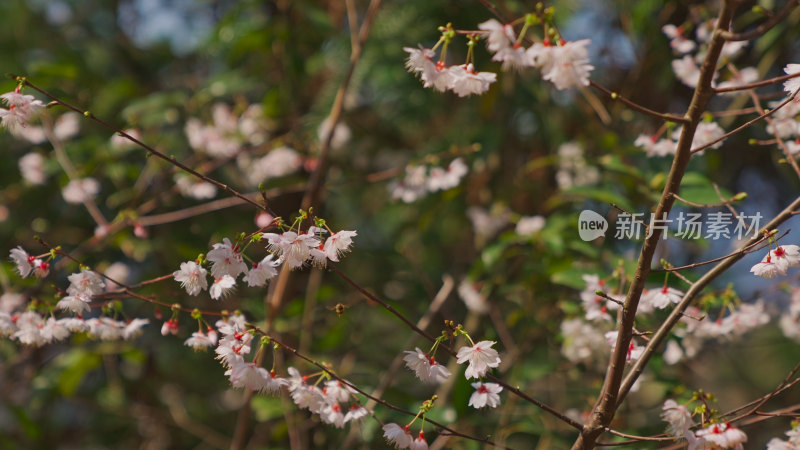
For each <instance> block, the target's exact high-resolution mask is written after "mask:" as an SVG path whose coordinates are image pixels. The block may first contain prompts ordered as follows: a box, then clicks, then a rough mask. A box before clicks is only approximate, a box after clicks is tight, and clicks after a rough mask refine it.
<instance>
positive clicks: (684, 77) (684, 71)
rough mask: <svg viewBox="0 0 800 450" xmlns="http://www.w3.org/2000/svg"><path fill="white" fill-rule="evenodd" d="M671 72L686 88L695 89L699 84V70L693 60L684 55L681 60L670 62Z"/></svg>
mask: <svg viewBox="0 0 800 450" xmlns="http://www.w3.org/2000/svg"><path fill="white" fill-rule="evenodd" d="M672 71H673V72H675V76H677V77H678V79H679V80H681V82H682V83H683V84H685V85H686V86H689V87H690V88H696V87H697V83H699V82H700V68H699V67H698V66H697V63H696V62H695V60H694V58H693V57H691V56H689V55H686V56H684V57H683V58H681V59H676V60H673V61H672Z"/></svg>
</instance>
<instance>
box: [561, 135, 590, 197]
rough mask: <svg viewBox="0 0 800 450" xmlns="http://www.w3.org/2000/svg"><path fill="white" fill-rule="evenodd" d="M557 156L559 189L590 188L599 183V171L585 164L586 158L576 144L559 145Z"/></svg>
mask: <svg viewBox="0 0 800 450" xmlns="http://www.w3.org/2000/svg"><path fill="white" fill-rule="evenodd" d="M557 154H558V171H557V172H556V182H557V183H558V187H559V189H569V188H571V187H573V186H591V185H593V184H595V183H597V182H598V181H600V171H598V170H597V167H594V166H592V165H590V164H588V163H587V162H586V158H584V157H583V148H582V147H581V146H580V144H578V143H577V142H566V143H564V144H561V145H560V146H559V147H558V151H557Z"/></svg>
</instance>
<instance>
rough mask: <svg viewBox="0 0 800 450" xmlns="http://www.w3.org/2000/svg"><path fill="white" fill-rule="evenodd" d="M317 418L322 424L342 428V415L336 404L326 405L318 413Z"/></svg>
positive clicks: (339, 406)
mask: <svg viewBox="0 0 800 450" xmlns="http://www.w3.org/2000/svg"><path fill="white" fill-rule="evenodd" d="M319 417H320V418H321V419H322V421H323V422H325V423H327V424H331V425H333V426H335V427H336V428H342V427H344V413H342V407H341V405H339V404H338V403H328V404H326V405H325V406H323V407H322V409H321V410H320V411H319Z"/></svg>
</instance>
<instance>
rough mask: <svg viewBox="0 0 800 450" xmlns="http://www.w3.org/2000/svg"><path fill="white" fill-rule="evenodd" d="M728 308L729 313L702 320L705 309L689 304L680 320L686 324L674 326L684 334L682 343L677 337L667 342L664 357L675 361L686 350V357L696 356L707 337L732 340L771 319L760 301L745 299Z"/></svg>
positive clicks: (669, 361)
mask: <svg viewBox="0 0 800 450" xmlns="http://www.w3.org/2000/svg"><path fill="white" fill-rule="evenodd" d="M729 309H730V313H729V314H727V315H726V316H724V317H720V318H718V319H717V320H707V319H705V320H701V318H702V316H703V311H701V310H700V309H698V308H696V307H694V306H690V307H688V308H687V309H686V311H685V312H684V314H685V315H684V316H683V317H682V318H681V322H682V323H684V324H685V325H686V326H685V327H682V328H676V329H675V335H676V336H678V337H680V338H681V345H680V346H678V345H677V343H675V342H674V341H670V342H672V343H668V344H667V349H666V352H665V354H664V359H665V361H666V362H667V363H670V364H674V363H676V362H678V361H680V360H681V359H682V358H683V355H684V354H685V355H686V357H687V358H693V357H695V356H696V355H697V354H699V353H700V350H701V349H702V347H703V343H704V342H705V341H708V340H712V339H716V340H725V341H729V340H731V339H732V338H735V337H738V336H742V335H744V334H745V333H747V332H749V331H750V330H752V329H753V328H756V327H759V326H761V325H764V324H766V323H768V322H769V315H768V314H767V313H766V312H765V311H764V304H763V302H761V301H758V302H756V303H743V304H741V305H739V307H738V308H732V307H729ZM681 347H682V349H683V351H681Z"/></svg>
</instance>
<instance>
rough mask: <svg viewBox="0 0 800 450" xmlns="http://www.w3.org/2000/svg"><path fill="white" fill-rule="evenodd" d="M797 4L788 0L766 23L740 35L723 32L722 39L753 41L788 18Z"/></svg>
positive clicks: (793, 0)
mask: <svg viewBox="0 0 800 450" xmlns="http://www.w3.org/2000/svg"><path fill="white" fill-rule="evenodd" d="M797 4H798V0H788V1H787V2H786V4H785V5H783V8H781V10H780V11H778V12H777V13H775V14H773V15H772V16H771V17H770V18H769V20H767V21H766V22H764V23H762V24H761V25H759V26H758V27H756V28H755V29H753V30H750V31H745V32H742V33H734V32H732V31H724V32H722V34H721V36H722V39H725V40H726V41H749V40H751V39H755V38H757V37H759V36H762V35H764V33H766V32H767V31H769V30H771V29H772V27H774V26H775V25H777V24H779V23H780V22H781V21H782V20H783V19H785V18H786V16H788V15H789V13H790V12H792V9H794V8H795V7H796V6H797Z"/></svg>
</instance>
